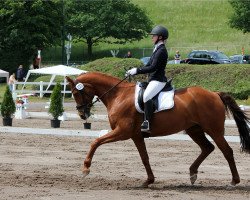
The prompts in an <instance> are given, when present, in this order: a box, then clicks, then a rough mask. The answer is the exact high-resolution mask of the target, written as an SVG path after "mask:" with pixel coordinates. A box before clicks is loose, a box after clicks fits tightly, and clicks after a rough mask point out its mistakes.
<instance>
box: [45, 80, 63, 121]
mask: <svg viewBox="0 0 250 200" xmlns="http://www.w3.org/2000/svg"><path fill="white" fill-rule="evenodd" d="M50 100H51V102H50V107H49V111H48V112H49V113H50V114H51V115H52V116H53V118H54V119H58V117H59V116H61V115H62V114H63V112H64V109H63V102H62V100H63V99H62V93H61V85H60V84H59V83H57V84H56V86H55V87H54V89H53V92H52V94H51V98H50Z"/></svg>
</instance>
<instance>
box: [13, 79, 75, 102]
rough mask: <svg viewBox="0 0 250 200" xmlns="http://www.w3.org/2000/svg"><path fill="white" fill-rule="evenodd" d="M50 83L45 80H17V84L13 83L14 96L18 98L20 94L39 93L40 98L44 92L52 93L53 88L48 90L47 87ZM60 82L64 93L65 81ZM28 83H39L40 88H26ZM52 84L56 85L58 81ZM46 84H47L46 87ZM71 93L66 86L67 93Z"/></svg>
mask: <svg viewBox="0 0 250 200" xmlns="http://www.w3.org/2000/svg"><path fill="white" fill-rule="evenodd" d="M24 84H25V87H24V89H23V90H22V88H23V85H24ZM49 84H50V83H49V82H43V81H40V82H15V84H14V85H13V90H12V95H13V97H14V98H16V97H17V95H18V94H37V95H39V97H40V98H42V97H43V95H44V94H46V93H49V94H51V93H52V90H47V91H46V88H47V87H48V85H49ZM60 84H61V85H62V91H61V92H62V93H63V94H64V90H63V86H64V83H60ZM28 85H38V86H39V89H38V90H33V89H26V88H27V86H28ZM50 85H56V83H51V84H50ZM44 86H46V87H44ZM70 93H71V91H70V90H67V88H66V90H65V94H70Z"/></svg>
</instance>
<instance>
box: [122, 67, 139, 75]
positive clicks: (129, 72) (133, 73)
mask: <svg viewBox="0 0 250 200" xmlns="http://www.w3.org/2000/svg"><path fill="white" fill-rule="evenodd" d="M136 74H137V68H132V69H130V70H128V71H127V72H126V74H125V76H134V75H136Z"/></svg>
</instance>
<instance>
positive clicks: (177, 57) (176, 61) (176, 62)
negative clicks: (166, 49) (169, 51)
mask: <svg viewBox="0 0 250 200" xmlns="http://www.w3.org/2000/svg"><path fill="white" fill-rule="evenodd" d="M174 60H175V64H180V62H181V55H180V53H179V51H178V50H177V51H176V54H175V55H174Z"/></svg>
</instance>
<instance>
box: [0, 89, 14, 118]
mask: <svg viewBox="0 0 250 200" xmlns="http://www.w3.org/2000/svg"><path fill="white" fill-rule="evenodd" d="M15 111H16V105H15V102H14V100H13V97H12V94H11V91H10V89H9V86H8V85H7V86H6V89H5V92H4V96H3V102H2V104H1V115H2V117H3V118H11V116H12V115H13V114H14V113H15Z"/></svg>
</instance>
